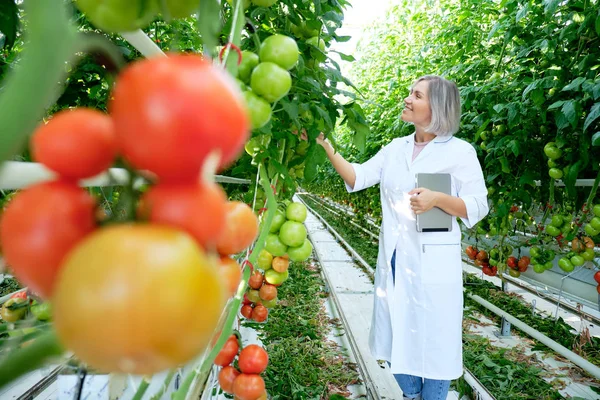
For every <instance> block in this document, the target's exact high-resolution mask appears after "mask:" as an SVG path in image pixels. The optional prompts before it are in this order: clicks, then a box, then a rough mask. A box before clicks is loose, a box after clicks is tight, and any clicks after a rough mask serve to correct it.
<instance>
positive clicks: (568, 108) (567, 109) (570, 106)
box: [561, 100, 577, 128]
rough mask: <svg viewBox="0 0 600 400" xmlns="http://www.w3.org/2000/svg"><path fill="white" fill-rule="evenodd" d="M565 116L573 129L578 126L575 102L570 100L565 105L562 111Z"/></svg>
mask: <svg viewBox="0 0 600 400" xmlns="http://www.w3.org/2000/svg"><path fill="white" fill-rule="evenodd" d="M561 112H562V113H563V115H564V116H565V117H566V118H567V121H569V123H570V124H571V126H572V127H573V128H575V127H576V126H577V110H576V109H575V101H573V100H569V101H567V102H565V104H563V107H562V109H561Z"/></svg>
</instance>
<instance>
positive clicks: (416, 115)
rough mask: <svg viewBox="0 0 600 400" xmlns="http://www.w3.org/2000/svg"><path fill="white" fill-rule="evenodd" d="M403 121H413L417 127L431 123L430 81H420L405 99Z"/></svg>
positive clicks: (423, 126)
mask: <svg viewBox="0 0 600 400" xmlns="http://www.w3.org/2000/svg"><path fill="white" fill-rule="evenodd" d="M401 118H402V121H405V122H412V123H413V124H414V125H415V127H419V128H425V127H427V126H429V124H430V123H431V107H430V106H429V82H428V81H420V82H419V83H417V84H416V85H415V86H413V88H412V90H411V91H410V94H409V95H408V97H407V98H405V99H404V110H402V116H401Z"/></svg>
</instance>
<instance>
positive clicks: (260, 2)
mask: <svg viewBox="0 0 600 400" xmlns="http://www.w3.org/2000/svg"><path fill="white" fill-rule="evenodd" d="M275 3H277V0H252V4H254V5H255V6H259V7H271V6H272V5H273V4H275Z"/></svg>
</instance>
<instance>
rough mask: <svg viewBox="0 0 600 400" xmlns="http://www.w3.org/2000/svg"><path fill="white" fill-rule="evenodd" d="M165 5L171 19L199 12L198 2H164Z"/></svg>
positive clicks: (184, 0) (196, 0)
mask: <svg viewBox="0 0 600 400" xmlns="http://www.w3.org/2000/svg"><path fill="white" fill-rule="evenodd" d="M128 1H129V0H128ZM146 2H147V3H148V1H146ZM166 5H167V9H168V11H169V16H170V17H171V18H185V17H189V16H190V15H192V14H194V13H197V12H198V11H199V10H200V1H199V0H166Z"/></svg>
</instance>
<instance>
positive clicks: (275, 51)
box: [258, 35, 300, 70]
mask: <svg viewBox="0 0 600 400" xmlns="http://www.w3.org/2000/svg"><path fill="white" fill-rule="evenodd" d="M258 55H259V56H260V61H261V62H263V63H264V62H272V63H275V64H277V65H279V66H280V67H281V68H283V69H285V70H290V69H292V68H294V66H295V65H296V63H297V62H298V57H299V56H300V52H299V50H298V44H297V43H296V41H295V40H294V39H292V38H291V37H289V36H285V35H271V36H269V37H268V38H266V39H265V40H264V41H263V42H262V44H261V45H260V51H259V53H258Z"/></svg>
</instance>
